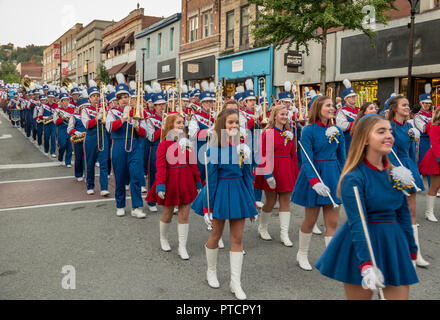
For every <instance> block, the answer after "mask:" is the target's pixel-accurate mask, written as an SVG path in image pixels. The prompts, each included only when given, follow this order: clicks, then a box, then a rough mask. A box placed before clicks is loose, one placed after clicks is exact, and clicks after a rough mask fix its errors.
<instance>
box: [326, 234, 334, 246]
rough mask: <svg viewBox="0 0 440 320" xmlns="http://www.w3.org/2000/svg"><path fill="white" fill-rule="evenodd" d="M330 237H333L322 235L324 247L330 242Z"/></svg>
mask: <svg viewBox="0 0 440 320" xmlns="http://www.w3.org/2000/svg"><path fill="white" fill-rule="evenodd" d="M332 238H333V237H328V236H325V237H324V242H325V247H326V248H327V247H328V244H329V243H330V241H332Z"/></svg>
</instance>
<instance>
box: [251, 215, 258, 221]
mask: <svg viewBox="0 0 440 320" xmlns="http://www.w3.org/2000/svg"><path fill="white" fill-rule="evenodd" d="M249 220H251V222H252V223H254V222H257V220H258V214H257V215H256V216H253V217H250V218H249Z"/></svg>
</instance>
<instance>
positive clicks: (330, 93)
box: [325, 86, 334, 101]
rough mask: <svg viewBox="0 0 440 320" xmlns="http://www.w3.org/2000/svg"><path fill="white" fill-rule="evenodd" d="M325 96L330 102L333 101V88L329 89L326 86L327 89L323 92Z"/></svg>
mask: <svg viewBox="0 0 440 320" xmlns="http://www.w3.org/2000/svg"><path fill="white" fill-rule="evenodd" d="M325 95H326V96H327V97H329V98H330V99H331V100H332V101H333V98H334V97H333V87H331V86H328V87H327V89H326V91H325Z"/></svg>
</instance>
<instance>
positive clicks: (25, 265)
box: [0, 113, 440, 300]
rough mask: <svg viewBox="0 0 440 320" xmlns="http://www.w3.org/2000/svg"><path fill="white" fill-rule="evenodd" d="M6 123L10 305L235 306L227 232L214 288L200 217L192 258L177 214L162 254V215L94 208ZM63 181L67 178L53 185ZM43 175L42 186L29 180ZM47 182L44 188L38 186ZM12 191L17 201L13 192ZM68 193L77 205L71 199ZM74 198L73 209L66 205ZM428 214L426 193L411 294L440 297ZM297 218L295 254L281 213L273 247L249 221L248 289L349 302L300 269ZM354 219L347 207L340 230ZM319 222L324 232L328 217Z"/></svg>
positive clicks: (437, 252)
mask: <svg viewBox="0 0 440 320" xmlns="http://www.w3.org/2000/svg"><path fill="white" fill-rule="evenodd" d="M2 115H3V113H2ZM0 122H1V123H0V137H2V136H4V137H7V136H8V135H10V136H11V137H9V138H4V139H0V151H1V152H0V195H3V196H2V197H1V198H0V299H3V300H9V299H62V300H63V299H80V300H82V299H124V300H131V299H146V300H150V299H168V300H181V299H182V300H183V299H184V300H213V299H218V300H235V297H234V295H233V294H232V293H230V291H229V277H230V274H229V253H228V247H229V239H228V237H229V230H228V229H227V228H226V230H225V234H224V242H225V245H226V249H221V250H220V253H219V258H218V264H217V269H218V278H219V281H220V285H221V287H220V288H219V289H212V288H210V287H209V286H208V284H207V282H206V280H205V276H206V260H205V253H204V243H205V242H206V240H207V238H208V231H206V227H205V224H204V222H203V219H202V218H201V217H199V216H197V215H195V214H191V215H190V234H189V239H188V245H187V248H188V252H189V254H190V260H189V261H183V260H181V259H180V257H179V256H178V255H177V220H176V218H177V217H176V216H175V217H174V220H173V222H172V227H171V229H170V237H169V238H170V244H171V246H172V251H171V252H168V253H165V252H162V251H161V249H160V244H159V218H160V209H159V212H157V213H149V212H148V211H147V210H146V209H145V211H146V212H148V215H147V218H146V219H143V220H138V219H135V218H133V217H131V216H130V215H127V216H125V217H122V218H120V217H117V216H116V213H115V202H114V200H112V199H111V197H113V196H114V194H113V193H112V194H111V195H110V199H108V198H102V197H100V196H96V195H95V197H94V198H93V200H94V202H89V199H91V198H87V196H86V195H85V186H84V185H83V183H81V182H76V181H75V180H74V179H73V169H72V168H70V169H68V168H66V167H64V166H59V165H57V164H56V161H55V160H53V159H51V158H48V157H47V156H45V155H44V154H43V153H42V152H41V151H40V150H39V148H38V147H37V146H35V145H34V144H33V143H32V142H31V141H29V140H28V139H27V138H26V137H25V136H24V135H23V133H22V131H21V130H19V129H16V128H12V126H11V124H10V122H8V121H7V120H6V119H5V118H4V117H3V116H0ZM51 162H52V163H53V165H54V166H51V167H38V165H37V167H36V168H25V166H26V165H27V164H42V165H43V164H46V165H47V163H51ZM11 164H13V165H16V166H14V167H11V166H10V165H11ZM8 165H9V166H8ZM57 177H60V178H61V179H53V178H57ZM34 179H40V180H38V182H36V181H24V182H23V181H22V182H20V180H34ZM110 179H112V177H111V178H110ZM37 183H38V184H40V185H41V184H43V185H42V186H41V187H35V186H36V184H37ZM46 184H47V185H46ZM40 185H39V186H40ZM32 186H34V187H32ZM39 190H44V192H43V191H39ZM51 190H53V192H52V191H51ZM12 192H13V193H14V196H13V197H12V196H11V197H6V196H4V195H5V194H8V193H9V194H10V193H12ZM66 194H70V195H69V197H71V198H72V199H70V198H69V197H67V198H68V200H66V199H67V198H66ZM17 195H19V197H20V196H21V197H22V199H23V201H22V202H20V201H19V202H18V203H17ZM11 199H14V201H12V200H11ZM66 201H69V203H70V204H65V202H66ZM17 207H20V208H17ZM128 207H130V201H128V203H127V208H128ZM437 208H440V200H438V201H437ZM424 209H425V192H422V193H420V194H418V196H417V215H418V223H419V224H420V228H419V232H420V242H421V247H422V254H423V256H424V258H425V259H426V260H428V261H429V262H430V263H431V265H430V266H429V267H428V268H426V269H422V268H417V273H418V276H419V279H420V283H418V284H416V285H413V286H412V287H411V292H410V298H411V299H440V277H439V276H438V275H439V273H440V263H439V262H440V260H439V257H440V246H439V242H440V239H439V238H440V236H439V228H440V224H439V223H431V222H428V221H427V220H425V219H424V217H423V212H424ZM291 212H292V213H293V214H292V220H291V223H290V230H289V234H290V239H291V240H292V242H293V243H294V245H293V247H291V248H287V247H284V246H283V245H282V244H281V243H280V241H279V220H278V216H277V212H275V214H274V215H273V216H272V219H271V222H270V226H269V232H270V234H271V235H272V238H273V239H274V240H273V241H269V242H267V241H263V240H261V239H259V238H258V233H257V225H256V224H252V223H250V222H249V221H247V222H246V226H245V233H244V248H245V250H246V251H247V255H245V257H244V265H243V272H242V287H243V289H244V291H245V292H246V294H247V295H248V299H252V300H271V299H280V300H297V299H299V300H312V299H319V300H321V299H322V300H332V299H336V300H342V299H345V295H344V291H343V286H342V284H341V283H339V282H336V281H333V280H330V279H328V278H326V277H324V276H322V275H321V274H320V273H319V272H318V271H317V270H315V269H314V270H313V271H310V272H308V271H303V270H301V269H300V268H299V267H298V266H297V265H296V263H295V257H296V252H297V249H298V230H299V226H300V224H301V222H302V217H303V215H304V209H303V208H301V207H299V206H296V205H293V204H292V205H291ZM437 212H438V211H437ZM439 216H440V215H439V214H438V213H437V217H439ZM345 220H346V218H345V213H344V211H343V210H341V213H340V225H342V224H343V223H344V222H345ZM318 225H319V227H320V228H321V230H324V226H323V220H322V216H320V218H319V224H318ZM323 250H324V236H323V235H313V238H312V242H311V247H310V252H309V260H310V262H311V263H312V264H313V263H314V262H315V261H316V260H317V259H318V258H319V256H320V255H321V253H322V252H323ZM65 266H72V267H73V268H74V270H75V282H74V283H75V289H64V288H63V284H64V285H65V284H66V278H65V277H66V276H68V277H70V276H73V273H72V272H71V271H72V269H69V270H70V271H68V273H67V274H63V273H62V270H63V267H64V268H65ZM67 268H69V267H67ZM68 283H69V284H71V285H72V283H73V282H72V281H70V282H68Z"/></svg>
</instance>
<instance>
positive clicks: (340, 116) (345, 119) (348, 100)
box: [336, 79, 359, 153]
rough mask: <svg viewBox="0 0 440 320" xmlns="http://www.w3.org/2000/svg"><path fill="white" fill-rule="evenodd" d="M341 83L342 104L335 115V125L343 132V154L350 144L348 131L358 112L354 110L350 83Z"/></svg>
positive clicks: (345, 80) (353, 93)
mask: <svg viewBox="0 0 440 320" xmlns="http://www.w3.org/2000/svg"><path fill="white" fill-rule="evenodd" d="M343 83H344V86H345V89H344V90H343V91H342V98H343V99H344V104H343V106H342V108H341V109H339V110H338V112H337V114H336V125H337V126H338V127H339V128H340V129H341V130H342V131H343V132H344V137H345V149H346V151H345V153H347V152H348V149H349V148H350V142H351V134H350V130H351V128H352V126H353V123H354V120H355V119H356V116H357V114H358V111H359V110H358V109H357V108H356V92H355V91H354V89H353V88H352V87H351V82H350V81H349V80H348V79H344V81H343Z"/></svg>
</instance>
